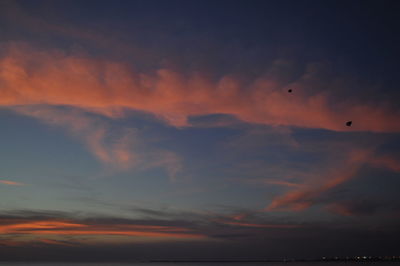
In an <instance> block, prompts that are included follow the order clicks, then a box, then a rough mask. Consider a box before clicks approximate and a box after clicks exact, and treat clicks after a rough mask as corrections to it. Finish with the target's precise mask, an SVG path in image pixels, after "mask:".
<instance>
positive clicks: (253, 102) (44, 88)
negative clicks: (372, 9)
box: [0, 44, 400, 132]
mask: <svg viewBox="0 0 400 266" xmlns="http://www.w3.org/2000/svg"><path fill="white" fill-rule="evenodd" d="M3 50H4V52H3V56H2V57H1V59H0V83H1V84H2V87H1V90H0V105H2V106H16V105H33V104H46V105H64V106H72V107H78V108H83V109H86V110H89V111H91V112H95V113H100V114H103V115H108V116H112V117H113V116H117V115H121V113H120V111H121V110H122V109H124V108H128V109H132V110H139V111H143V112H147V113H151V114H153V115H155V116H156V117H159V118H161V119H163V120H165V121H167V122H168V123H169V124H171V125H174V126H187V125H188V123H187V119H188V117H189V116H196V115H207V114H228V115H233V116H236V117H237V118H239V119H241V120H243V121H245V122H249V123H260V124H269V125H291V126H298V127H306V128H325V129H329V130H337V131H347V130H361V131H373V132H398V131H400V123H398V119H397V118H398V115H399V114H398V112H397V113H396V112H393V111H392V110H388V109H387V108H385V107H383V103H382V104H380V105H370V104H360V103H355V102H347V101H343V102H338V103H337V106H338V107H340V108H334V107H331V105H330V104H329V102H330V96H329V94H328V93H327V92H326V91H325V92H319V93H315V92H311V91H308V88H307V86H308V85H309V83H310V82H311V81H310V79H311V78H310V77H311V76H312V75H311V74H310V73H308V72H307V73H305V74H304V76H303V77H302V78H300V79H299V80H297V81H295V82H293V83H287V84H284V83H280V82H278V81H276V80H274V77H270V76H266V77H260V78H258V79H256V80H254V81H253V82H250V83H249V84H248V85H244V84H242V83H241V82H240V81H238V80H236V79H235V78H233V77H230V76H225V77H222V78H221V79H219V80H217V81H212V80H210V79H207V78H206V77H204V76H202V75H201V74H197V73H196V74H192V75H188V76H184V75H182V74H180V73H177V72H174V71H172V70H168V69H160V70H158V71H157V72H156V73H155V74H144V73H138V72H135V71H133V70H132V69H131V68H130V67H129V66H127V65H124V64H122V63H118V62H111V61H105V60H99V59H92V58H88V57H78V56H74V55H67V54H65V53H63V52H60V51H53V52H45V51H38V50H34V49H32V48H30V47H27V46H23V45H22V46H21V45H15V44H14V45H8V46H5V47H4V48H3ZM287 87H296V91H295V93H293V94H290V95H289V94H287V92H286V89H287ZM366 114H368V115H366ZM349 119H351V120H353V121H354V122H353V126H352V127H351V128H349V127H346V126H345V125H344V122H345V121H347V120H349Z"/></svg>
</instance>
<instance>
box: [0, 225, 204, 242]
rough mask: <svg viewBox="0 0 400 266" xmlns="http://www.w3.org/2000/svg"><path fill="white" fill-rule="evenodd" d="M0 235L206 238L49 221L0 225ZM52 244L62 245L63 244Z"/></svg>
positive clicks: (177, 231) (164, 229) (181, 231)
mask: <svg viewBox="0 0 400 266" xmlns="http://www.w3.org/2000/svg"><path fill="white" fill-rule="evenodd" d="M185 232H188V233H185ZM0 234H1V235H3V236H6V235H19V236H20V235H27V236H35V237H42V238H43V236H50V235H55V236H83V235H86V236H96V235H97V236H106V235H119V236H126V237H150V238H175V239H204V238H206V236H204V235H201V234H196V233H190V230H189V229H187V228H179V227H174V226H156V225H123V224H117V225H92V224H79V223H72V222H63V221H51V220H48V221H32V222H18V221H16V222H14V223H13V224H5V225H0ZM11 239H12V237H11ZM43 239H46V238H43ZM51 241H57V240H53V239H52V240H50V241H44V242H45V243H47V244H52V242H51ZM14 242H15V241H14ZM17 242H18V241H17ZM42 242H43V241H42ZM54 244H63V242H59V243H54Z"/></svg>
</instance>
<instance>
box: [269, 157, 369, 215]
mask: <svg viewBox="0 0 400 266" xmlns="http://www.w3.org/2000/svg"><path fill="white" fill-rule="evenodd" d="M370 156H371V152H370V151H366V150H355V151H351V152H350V154H349V155H348V158H347V161H346V162H344V165H343V166H341V167H335V168H334V169H333V170H331V171H330V172H328V174H325V176H324V177H323V178H322V177H321V176H317V177H315V178H311V181H312V182H313V183H310V184H305V186H304V187H302V188H300V189H297V190H292V191H289V192H288V193H286V194H284V195H283V196H279V197H276V198H275V199H273V200H272V202H271V203H270V204H269V205H268V207H267V208H266V209H265V210H267V211H272V210H291V211H302V210H304V209H307V208H309V207H310V206H311V205H313V204H315V203H316V202H317V201H318V197H320V196H321V195H323V193H325V192H326V191H329V190H330V189H332V188H334V187H336V186H338V185H340V184H343V183H345V182H346V181H348V180H350V179H351V178H353V177H354V176H355V174H356V173H357V171H358V170H359V168H360V167H361V166H362V164H363V163H366V162H367V161H368V159H369V158H370Z"/></svg>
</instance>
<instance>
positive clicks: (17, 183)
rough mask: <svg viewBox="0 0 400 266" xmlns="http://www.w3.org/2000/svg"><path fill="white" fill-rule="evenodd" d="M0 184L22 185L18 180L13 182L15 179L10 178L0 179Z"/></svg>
mask: <svg viewBox="0 0 400 266" xmlns="http://www.w3.org/2000/svg"><path fill="white" fill-rule="evenodd" d="M0 183H1V184H4V185H9V186H24V185H25V184H24V183H20V182H15V181H11V180H4V179H3V180H0Z"/></svg>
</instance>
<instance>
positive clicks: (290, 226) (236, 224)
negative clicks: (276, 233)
mask: <svg viewBox="0 0 400 266" xmlns="http://www.w3.org/2000/svg"><path fill="white" fill-rule="evenodd" d="M218 222H220V223H223V224H228V225H234V226H241V227H256V228H283V229H285V228H286V229H289V228H298V227H300V226H299V225H293V224H254V223H245V222H234V221H221V220H220V221H218Z"/></svg>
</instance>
